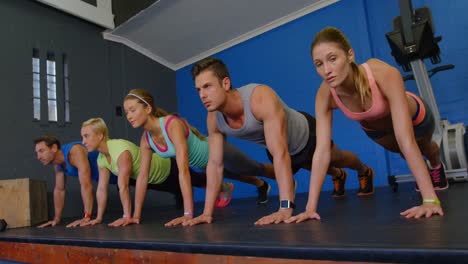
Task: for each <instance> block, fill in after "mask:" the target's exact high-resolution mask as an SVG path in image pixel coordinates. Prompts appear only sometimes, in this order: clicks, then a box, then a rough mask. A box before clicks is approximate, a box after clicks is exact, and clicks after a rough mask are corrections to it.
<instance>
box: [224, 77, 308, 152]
mask: <svg viewBox="0 0 468 264" xmlns="http://www.w3.org/2000/svg"><path fill="white" fill-rule="evenodd" d="M258 85H259V84H255V83H251V84H248V85H245V86H242V87H240V88H237V91H239V94H240V97H241V99H242V104H243V106H244V124H243V125H242V127H241V128H239V129H234V128H231V127H230V126H229V125H228V124H227V123H226V120H225V118H224V115H223V114H222V113H221V112H219V111H218V112H216V120H217V122H218V128H219V130H220V131H221V132H223V133H224V134H226V135H229V136H233V137H237V138H241V139H245V140H249V141H253V142H255V143H258V144H261V145H264V146H265V145H266V143H265V134H264V129H263V122H260V121H258V120H257V119H255V117H254V115H253V114H252V110H251V109H250V98H251V97H252V92H253V90H254V89H255V87H257V86H258ZM279 100H280V102H281V104H282V105H283V109H284V112H285V113H286V123H287V134H288V151H289V154H290V155H295V154H297V153H299V152H300V151H301V150H302V149H304V147H305V146H306V144H307V141H308V139H309V125H308V122H307V119H306V117H305V116H304V115H303V114H301V113H299V112H298V111H296V110H294V109H291V108H289V107H288V106H287V105H286V104H285V103H284V102H283V101H282V100H281V98H279Z"/></svg>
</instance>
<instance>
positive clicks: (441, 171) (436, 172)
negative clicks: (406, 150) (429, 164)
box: [429, 162, 449, 191]
mask: <svg viewBox="0 0 468 264" xmlns="http://www.w3.org/2000/svg"><path fill="white" fill-rule="evenodd" d="M429 174H430V175H431V180H432V185H434V190H436V191H441V190H446V189H447V188H448V187H449V184H448V180H447V177H446V176H445V165H444V163H442V162H441V163H440V164H439V167H438V168H429Z"/></svg>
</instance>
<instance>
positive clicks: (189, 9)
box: [104, 0, 339, 70]
mask: <svg viewBox="0 0 468 264" xmlns="http://www.w3.org/2000/svg"><path fill="white" fill-rule="evenodd" d="M337 1H339V0H236V1H232V0H160V1H158V2H155V3H154V4H153V5H151V6H149V7H148V8H146V9H145V10H143V11H141V12H140V13H138V14H137V15H135V16H134V17H132V18H131V19H129V20H128V21H127V22H125V23H123V24H122V25H120V26H118V27H117V28H115V29H114V30H111V31H106V32H104V38H105V39H108V40H112V41H116V42H120V43H123V44H125V45H127V46H129V47H131V48H133V49H135V50H137V51H139V52H141V53H142V54H144V55H146V56H148V57H150V58H152V59H154V60H155V61H157V62H159V63H161V64H163V65H165V66H166V67H169V68H171V69H173V70H178V69H180V68H182V67H184V66H187V65H189V64H191V63H193V62H196V61H198V60H200V59H203V58H205V57H208V56H210V55H212V54H215V53H217V52H220V51H222V50H224V49H226V48H229V47H232V46H234V45H236V44H238V43H241V42H243V41H245V40H248V39H250V38H252V37H255V36H257V35H259V34H262V33H264V32H266V31H268V30H271V29H273V28H275V27H278V26H281V25H283V24H285V23H287V22H289V21H292V20H294V19H297V18H299V17H301V16H304V15H306V14H309V13H311V12H313V11H315V10H318V9H320V8H323V7H325V6H328V5H330V4H333V3H335V2H337Z"/></svg>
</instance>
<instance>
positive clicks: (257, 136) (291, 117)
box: [188, 58, 367, 225]
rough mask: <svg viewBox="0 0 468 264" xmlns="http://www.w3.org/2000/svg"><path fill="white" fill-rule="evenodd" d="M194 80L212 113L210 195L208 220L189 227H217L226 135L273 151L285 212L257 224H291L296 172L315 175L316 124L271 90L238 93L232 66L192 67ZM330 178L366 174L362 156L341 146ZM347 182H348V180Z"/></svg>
mask: <svg viewBox="0 0 468 264" xmlns="http://www.w3.org/2000/svg"><path fill="white" fill-rule="evenodd" d="M192 77H193V79H194V81H195V87H196V89H197V91H198V93H199V96H200V99H201V100H202V102H203V104H204V106H205V107H206V109H207V110H208V117H207V125H208V133H209V137H208V139H209V141H208V142H209V147H210V156H209V161H208V167H207V178H208V186H207V196H206V201H205V209H204V212H203V214H202V215H200V216H198V217H196V218H194V219H192V220H191V221H190V222H189V223H188V224H189V225H196V224H200V223H211V221H212V213H213V209H212V208H213V207H212V206H211V204H212V203H214V200H215V199H216V190H217V189H213V190H210V186H219V184H220V183H221V181H222V177H223V175H222V171H223V162H222V161H223V142H224V140H225V135H230V136H233V137H238V138H242V139H246V140H249V141H253V142H256V143H258V144H261V145H263V146H266V147H267V153H268V156H269V158H270V160H272V161H273V166H274V169H275V174H276V180H277V181H278V187H279V196H280V208H279V210H278V211H277V212H275V213H273V214H270V215H267V216H264V217H262V218H261V219H259V220H258V221H257V222H255V224H256V225H265V224H272V223H281V222H287V221H288V219H289V218H291V216H292V212H293V209H294V208H295V204H294V196H295V194H294V184H293V173H295V172H297V171H298V170H299V169H300V168H304V169H308V170H310V166H311V163H312V155H313V153H314V151H315V119H314V118H313V117H312V116H310V115H309V114H307V113H303V112H298V111H296V110H293V109H291V108H289V107H288V106H287V105H286V104H285V103H284V102H283V101H282V100H281V99H280V98H279V96H278V95H277V94H276V93H275V92H274V91H273V89H271V88H270V87H268V86H266V85H261V84H248V85H246V86H243V87H241V88H238V89H232V87H231V80H230V77H229V72H228V70H227V67H226V65H225V64H224V63H223V62H222V61H220V60H218V59H214V58H207V59H204V60H201V61H200V62H198V63H196V64H195V65H194V66H193V67H192ZM331 157H332V158H331V164H332V166H331V167H330V168H329V169H328V174H330V175H332V177H335V178H337V179H338V178H345V177H346V172H345V171H344V170H342V169H341V168H344V167H346V168H352V169H354V170H356V171H358V172H362V171H366V170H367V167H366V166H365V165H363V164H362V163H361V161H360V160H359V159H358V158H357V156H356V155H354V154H353V153H351V152H349V151H341V150H340V149H338V147H337V146H336V145H335V144H332V149H331ZM343 182H344V180H343Z"/></svg>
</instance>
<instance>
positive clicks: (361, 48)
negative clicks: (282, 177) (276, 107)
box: [176, 0, 468, 200]
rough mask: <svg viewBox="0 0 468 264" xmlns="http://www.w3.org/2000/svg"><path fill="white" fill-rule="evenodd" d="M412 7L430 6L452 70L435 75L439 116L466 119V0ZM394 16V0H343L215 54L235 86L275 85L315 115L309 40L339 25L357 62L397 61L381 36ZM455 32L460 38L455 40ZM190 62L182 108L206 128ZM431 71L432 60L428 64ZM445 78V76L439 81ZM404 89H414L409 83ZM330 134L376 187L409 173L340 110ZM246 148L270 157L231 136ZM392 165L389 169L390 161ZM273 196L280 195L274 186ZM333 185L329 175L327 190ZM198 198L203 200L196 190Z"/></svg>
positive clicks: (180, 85)
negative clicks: (368, 169) (371, 173)
mask: <svg viewBox="0 0 468 264" xmlns="http://www.w3.org/2000/svg"><path fill="white" fill-rule="evenodd" d="M413 6H414V7H415V8H417V7H421V6H429V7H430V8H431V10H432V14H433V20H434V24H435V29H436V35H442V36H443V40H442V42H441V43H440V47H441V50H442V54H441V58H442V63H443V64H445V63H452V64H455V65H456V68H455V69H454V70H452V71H447V72H442V73H439V74H437V75H435V76H434V77H433V78H432V82H433V86H434V93H435V96H436V98H437V102H438V104H439V108H440V113H441V116H442V117H446V118H448V119H449V120H450V121H451V122H453V123H454V122H464V123H468V115H467V114H466V111H465V110H466V105H467V104H468V102H467V100H468V95H467V89H465V88H464V85H463V84H464V83H466V78H468V75H467V74H466V69H467V68H468V65H467V62H466V56H463V55H465V54H467V53H468V49H467V47H468V45H467V41H468V40H467V39H466V37H464V36H466V35H467V34H464V33H466V30H467V29H465V25H467V24H468V23H467V22H468V18H467V16H466V15H465V11H466V10H467V8H468V2H467V1H466V0H451V1H437V0H432V1H418V0H415V1H413ZM398 14H399V7H398V1H396V0H394V1H372V0H341V1H339V2H338V3H335V4H333V5H330V6H328V7H326V8H324V9H321V10H319V11H316V12H314V13H312V14H309V15H307V16H304V17H302V18H299V19H297V20H295V21H292V22H290V23H288V24H286V25H283V26H281V27H279V28H276V29H274V30H271V31H269V32H267V33H264V34H262V35H260V36H257V37H255V38H253V39H250V40H248V41H246V42H244V43H241V44H239V45H236V46H234V47H232V48H230V49H227V50H224V51H222V52H220V53H218V54H215V55H213V56H214V57H217V58H219V59H222V60H223V61H224V62H225V63H226V64H227V66H228V68H229V69H230V73H231V79H232V81H233V84H234V87H239V86H242V85H245V84H248V83H250V82H255V83H263V84H266V85H269V86H270V87H272V88H273V89H274V90H275V91H276V92H277V93H278V94H279V96H280V97H281V98H282V99H283V100H284V101H285V102H286V103H287V104H288V105H289V106H291V107H293V108H296V109H300V110H304V111H307V112H309V113H311V114H313V115H315V114H314V105H315V102H314V98H315V94H316V91H317V88H318V86H319V84H320V79H319V77H318V75H317V73H316V72H315V69H314V67H313V64H312V61H311V58H310V55H309V54H310V44H311V41H312V39H313V37H314V35H315V33H316V32H318V31H319V30H320V29H322V28H323V27H326V26H335V27H337V28H340V29H341V30H342V31H343V32H344V33H345V34H346V35H347V36H348V38H349V40H350V41H351V44H352V46H353V48H354V50H355V53H356V60H357V62H358V63H362V62H364V61H365V60H367V59H368V58H370V57H377V58H379V59H382V60H384V61H386V62H388V63H390V64H392V65H394V66H397V65H396V63H395V62H394V59H393V57H392V56H391V55H390V48H389V46H388V44H387V41H386V39H385V33H386V32H389V31H391V30H392V19H393V18H394V17H395V16H397V15H398ZM457 37H458V38H457ZM191 66H192V65H190V66H187V67H185V68H182V69H180V70H178V71H177V72H176V77H177V80H176V82H177V97H178V106H179V108H178V109H179V112H180V114H181V115H183V116H184V117H186V118H187V119H188V120H189V122H190V123H191V124H192V125H194V126H196V127H197V128H199V129H200V130H201V131H202V132H204V133H206V110H205V109H204V107H203V106H202V104H201V103H200V100H199V98H198V95H197V93H196V91H195V90H194V84H193V81H192V79H191V75H190V68H191ZM428 68H431V65H428ZM443 80H450V81H445V82H444V81H443ZM407 89H408V90H411V91H416V85H415V84H414V81H413V82H408V83H407ZM333 139H334V141H335V142H336V143H337V144H338V146H339V147H340V148H342V149H347V150H351V151H353V152H355V153H356V154H357V155H359V157H361V159H362V160H363V161H364V162H365V163H368V164H370V165H371V166H373V167H374V168H375V171H376V179H375V184H376V185H380V186H382V185H386V184H387V175H389V173H390V174H400V173H408V168H407V166H406V164H405V162H404V161H402V159H401V158H400V157H399V156H398V155H395V154H386V152H385V151H384V150H383V149H382V148H381V147H380V146H378V145H376V144H375V143H373V142H371V140H369V139H368V138H367V137H366V136H365V134H364V133H363V132H362V131H361V129H360V128H359V125H358V124H357V123H356V122H352V121H350V120H348V119H347V118H345V117H344V115H343V114H342V113H341V112H339V111H335V112H334V119H333ZM229 140H230V141H231V142H234V144H236V145H237V146H238V147H240V148H241V149H242V150H243V151H245V152H246V153H247V154H249V155H250V156H251V157H253V158H254V159H256V160H259V161H268V160H267V158H266V155H265V151H264V148H263V147H260V146H258V145H255V144H253V143H250V142H246V141H241V140H237V139H232V138H229ZM387 164H389V165H390V168H389V167H388V166H387ZM309 176H310V174H309V172H307V171H303V170H301V171H300V172H299V173H298V174H296V176H295V178H296V179H297V180H298V183H299V184H298V188H297V191H298V192H306V191H307V190H308V186H309ZM348 179H349V180H348V182H347V188H349V189H351V188H356V187H357V180H356V177H355V175H354V174H351V177H349V178H348ZM270 183H272V184H273V185H274V188H273V189H272V190H273V192H272V193H273V194H277V193H278V191H277V190H278V189H277V186H276V183H275V182H273V181H270ZM331 188H332V184H331V180H330V178H329V177H328V178H327V180H326V182H325V185H324V190H330V189H331ZM254 195H256V191H255V188H254V187H251V186H248V185H245V184H236V188H235V192H234V197H246V196H254ZM196 199H197V200H201V199H203V193H202V192H201V191H198V192H196Z"/></svg>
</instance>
